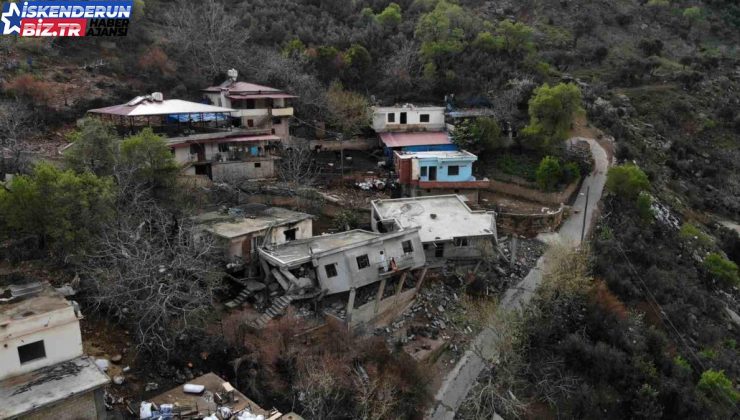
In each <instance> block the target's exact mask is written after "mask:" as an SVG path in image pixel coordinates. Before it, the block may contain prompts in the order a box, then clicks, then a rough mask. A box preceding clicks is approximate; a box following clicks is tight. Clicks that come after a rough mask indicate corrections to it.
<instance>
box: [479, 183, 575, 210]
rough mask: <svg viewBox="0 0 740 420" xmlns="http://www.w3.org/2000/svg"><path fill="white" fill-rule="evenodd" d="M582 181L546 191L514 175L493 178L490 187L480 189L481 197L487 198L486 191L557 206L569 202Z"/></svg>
mask: <svg viewBox="0 0 740 420" xmlns="http://www.w3.org/2000/svg"><path fill="white" fill-rule="evenodd" d="M579 185H580V182H574V183H572V184H570V185H568V186H567V187H566V188H565V189H564V190H562V191H557V192H546V191H542V190H539V189H538V188H537V186H536V185H535V184H533V183H529V182H526V181H524V180H522V179H519V178H515V177H512V178H511V179H509V180H507V181H503V180H497V179H491V180H490V181H489V183H488V187H486V188H482V189H481V191H480V197H481V199H485V198H487V195H486V191H491V192H495V193H498V194H505V195H509V196H512V197H516V198H521V199H524V200H527V201H535V202H537V203H542V204H547V205H553V206H557V205H560V204H564V203H567V202H568V201H570V198H571V197H572V196H573V194H575V193H576V192H577V191H578V186H579Z"/></svg>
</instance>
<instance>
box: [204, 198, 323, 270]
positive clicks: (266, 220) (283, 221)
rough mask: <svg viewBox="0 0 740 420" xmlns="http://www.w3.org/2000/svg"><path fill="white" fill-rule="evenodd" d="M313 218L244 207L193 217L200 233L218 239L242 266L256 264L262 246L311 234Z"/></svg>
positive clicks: (257, 206) (260, 206)
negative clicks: (205, 233)
mask: <svg viewBox="0 0 740 420" xmlns="http://www.w3.org/2000/svg"><path fill="white" fill-rule="evenodd" d="M313 217H314V216H312V215H310V214H307V213H301V212H298V211H293V210H288V209H285V208H282V207H270V206H267V205H264V204H248V205H244V206H241V207H234V208H228V209H222V210H220V211H212V212H207V213H203V214H200V215H198V216H195V217H194V218H193V221H194V222H195V223H196V224H198V225H199V226H200V227H201V228H202V229H203V230H204V231H206V232H208V233H210V234H212V235H213V236H214V237H216V238H218V239H217V241H218V242H219V244H220V245H221V246H222V247H223V249H224V255H225V256H226V257H227V258H229V259H232V260H233V259H238V260H240V261H243V262H244V263H247V264H249V263H251V262H256V261H258V255H257V249H258V248H259V247H260V246H261V245H262V244H263V243H265V244H281V243H284V242H289V241H295V240H298V239H305V238H310V237H311V236H312V235H313Z"/></svg>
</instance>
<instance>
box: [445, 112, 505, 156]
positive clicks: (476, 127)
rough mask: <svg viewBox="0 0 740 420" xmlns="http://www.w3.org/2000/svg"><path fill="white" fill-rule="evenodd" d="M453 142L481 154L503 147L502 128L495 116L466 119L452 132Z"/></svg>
mask: <svg viewBox="0 0 740 420" xmlns="http://www.w3.org/2000/svg"><path fill="white" fill-rule="evenodd" d="M452 142H453V143H455V144H456V145H457V146H459V147H460V148H461V149H464V150H467V151H469V152H472V153H475V154H479V153H481V152H490V151H493V150H495V149H498V148H501V147H503V144H502V143H501V128H500V127H499V125H498V123H497V122H496V120H494V119H493V118H488V117H483V118H478V119H475V120H465V121H463V122H462V123H460V124H458V126H457V127H455V130H454V131H453V132H452Z"/></svg>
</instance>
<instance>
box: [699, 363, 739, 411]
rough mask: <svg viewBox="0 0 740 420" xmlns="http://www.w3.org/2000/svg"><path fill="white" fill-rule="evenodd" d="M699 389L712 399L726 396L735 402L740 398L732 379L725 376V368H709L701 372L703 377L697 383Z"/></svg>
mask: <svg viewBox="0 0 740 420" xmlns="http://www.w3.org/2000/svg"><path fill="white" fill-rule="evenodd" d="M697 388H699V391H701V392H703V393H704V394H705V395H706V396H707V397H708V398H710V399H717V398H718V397H720V398H725V399H728V400H730V401H732V402H733V403H737V402H738V401H739V400H740V393H738V392H737V391H735V389H734V388H733V386H732V381H731V380H729V379H728V378H727V376H725V372H724V371H723V370H720V371H716V370H713V369H709V370H707V371H704V373H702V374H701V379H699V383H698V384H697Z"/></svg>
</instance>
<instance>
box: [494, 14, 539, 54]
mask: <svg viewBox="0 0 740 420" xmlns="http://www.w3.org/2000/svg"><path fill="white" fill-rule="evenodd" d="M496 34H497V35H498V39H499V40H498V41H497V44H498V45H499V46H500V48H501V49H502V50H504V51H505V52H507V53H508V54H509V55H515V54H526V53H530V52H532V51H534V42H533V37H534V29H532V28H530V27H529V26H527V25H525V24H523V23H521V22H512V21H510V20H508V19H506V20H504V21H501V22H500V23H499V24H498V26H497V27H496Z"/></svg>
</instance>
